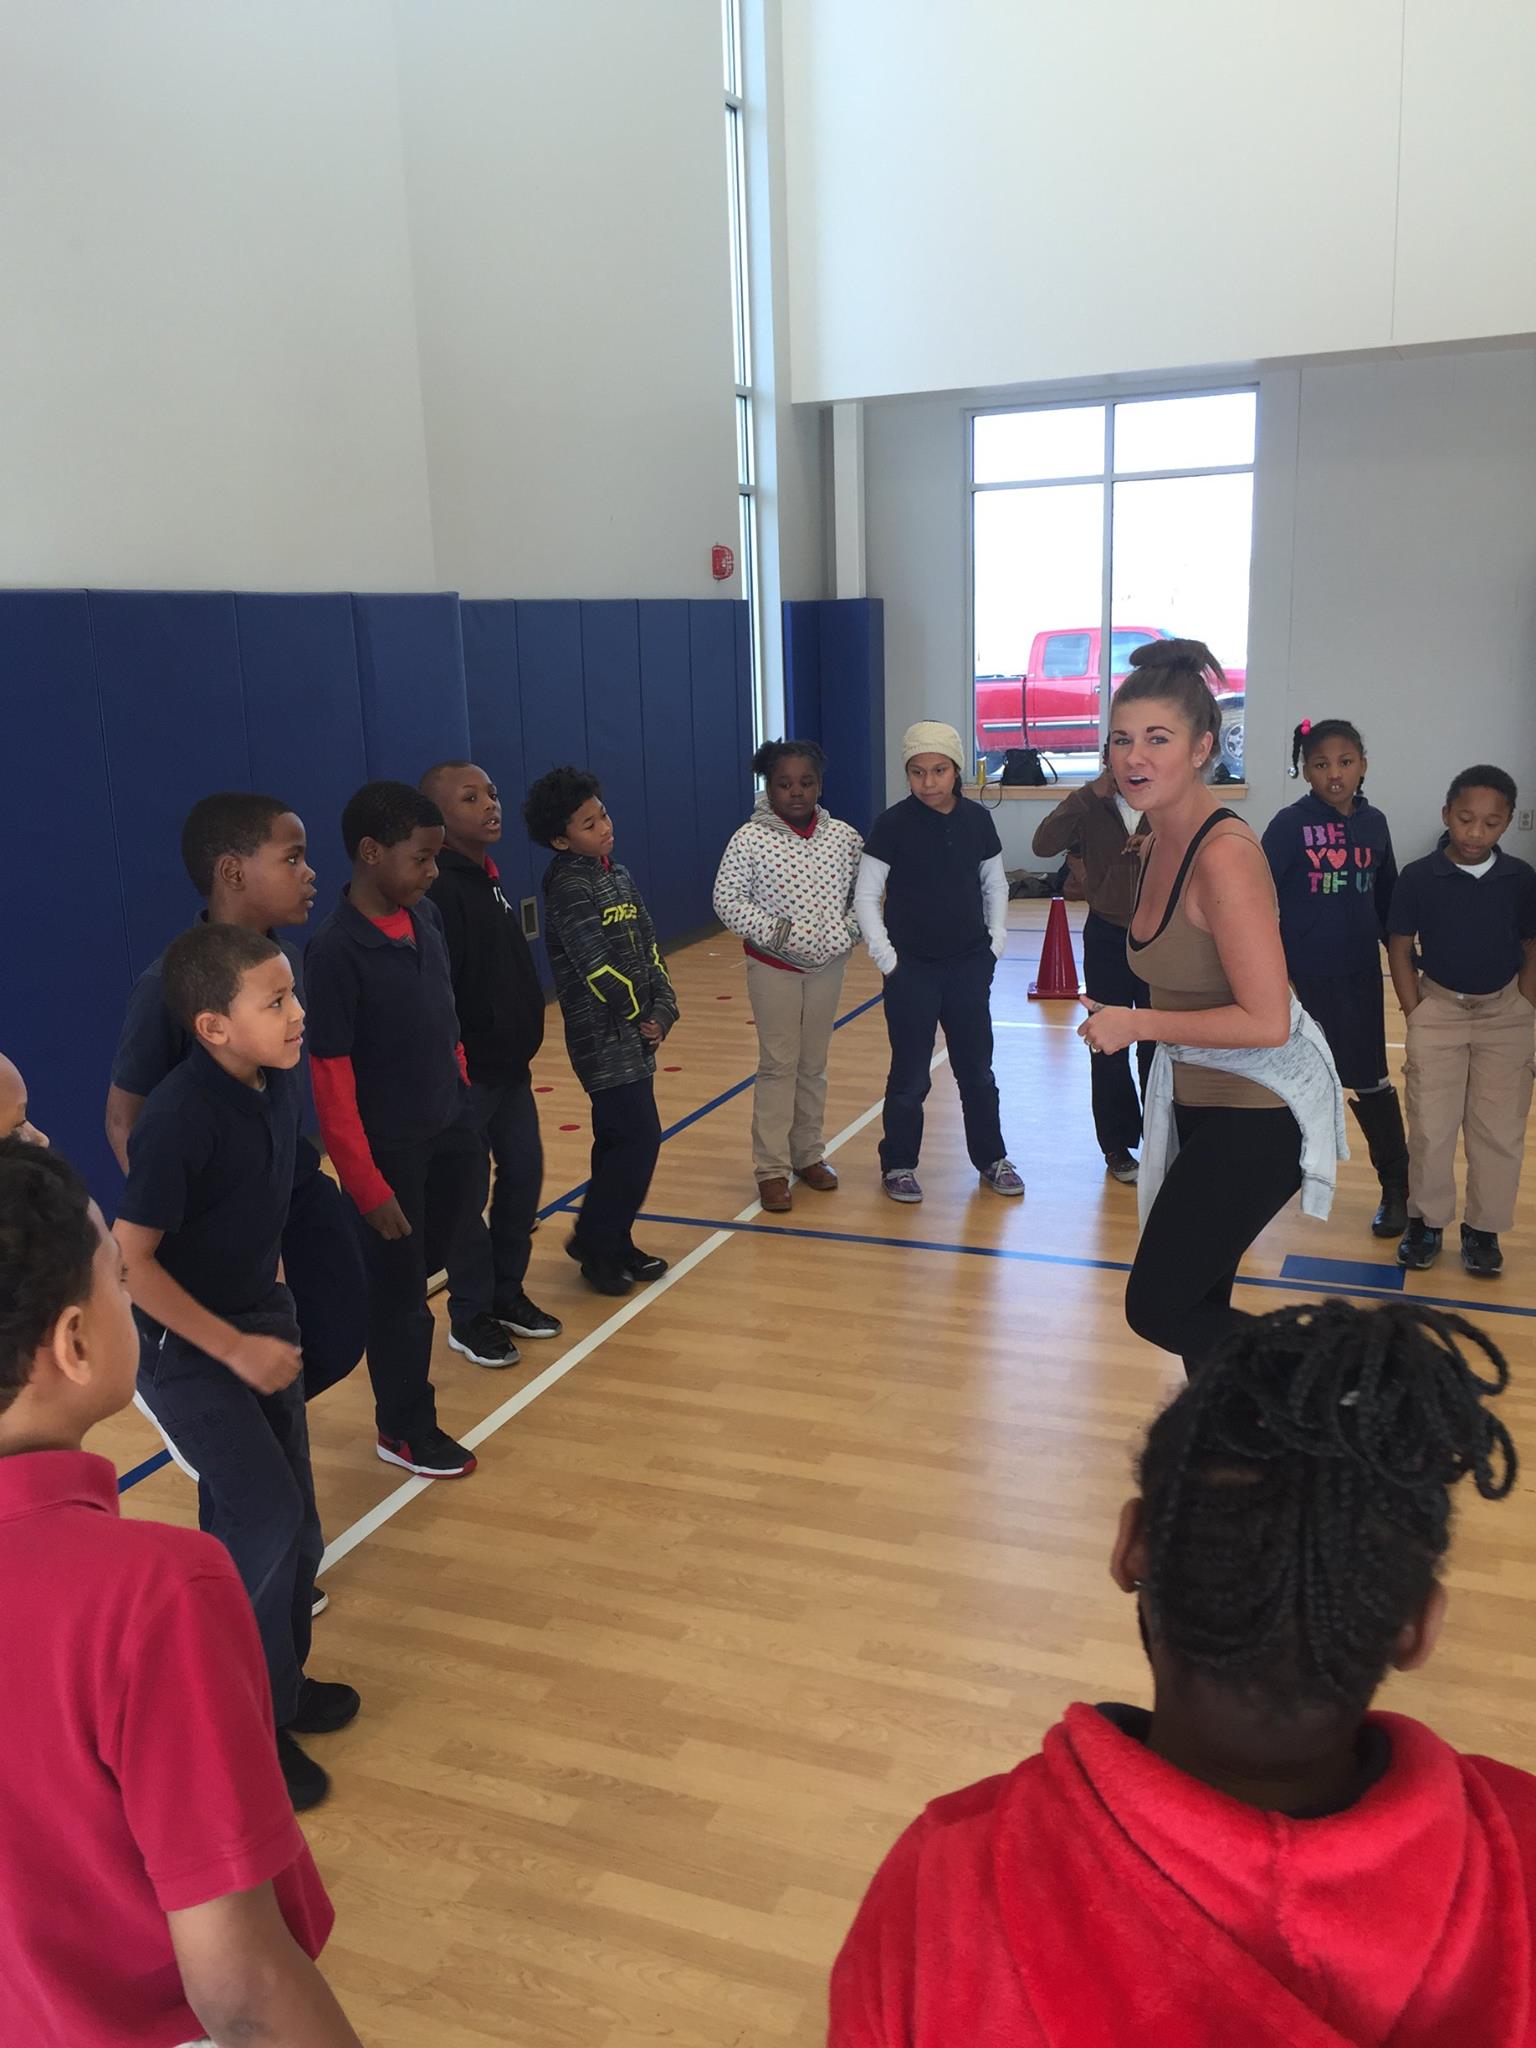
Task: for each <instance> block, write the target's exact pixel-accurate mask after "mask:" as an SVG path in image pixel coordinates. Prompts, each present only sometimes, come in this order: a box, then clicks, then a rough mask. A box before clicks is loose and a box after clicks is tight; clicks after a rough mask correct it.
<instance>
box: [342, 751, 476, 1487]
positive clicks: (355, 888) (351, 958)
mask: <svg viewBox="0 0 1536 2048" xmlns="http://www.w3.org/2000/svg"><path fill="white" fill-rule="evenodd" d="M341 836H342V841H343V843H344V845H345V846H346V849H347V854H348V857H349V858H350V860H351V862H352V880H351V882H350V883H349V885H348V886H347V887H346V888H345V889H344V890H343V891H342V900H341V902H340V903H339V904H338V905H337V906H336V908H335V909H334V910H333V911H332V912H331V914H330V916H329V917H328V918H327V919H326V920H325V922H324V924H323V925H321V927H320V929H319V930H318V931H317V932H316V933H315V936H314V937H313V938H312V939H311V940H310V942H309V947H308V950H307V951H306V953H305V956H304V964H305V982H306V987H307V992H308V996H309V1048H310V1075H311V1078H312V1081H313V1084H314V1091H315V1112H316V1114H317V1116H318V1117H319V1120H320V1135H321V1137H322V1138H323V1139H324V1141H325V1147H326V1150H327V1152H328V1153H329V1154H330V1158H331V1163H332V1165H333V1166H334V1167H335V1169H336V1171H337V1174H338V1175H339V1176H340V1179H341V1184H342V1186H343V1187H344V1188H345V1189H346V1191H347V1193H348V1194H349V1195H350V1196H351V1197H352V1200H353V1202H354V1203H355V1204H356V1206H357V1209H358V1212H359V1214H360V1215H361V1216H362V1219H363V1221H364V1223H365V1224H366V1225H367V1229H366V1231H365V1232H364V1238H365V1245H364V1253H365V1257H366V1259H367V1264H368V1373H369V1377H370V1378H371V1380H372V1381H373V1394H374V1406H375V1411H376V1414H377V1419H378V1445H377V1449H378V1455H379V1456H380V1457H381V1458H382V1459H383V1460H384V1462H385V1463H386V1464H390V1465H400V1466H403V1467H404V1468H405V1470H406V1471H407V1472H416V1473H419V1474H421V1475H422V1476H423V1477H424V1478H428V1479H453V1478H458V1477H461V1476H462V1475H463V1474H465V1473H468V1472H473V1470H474V1469H475V1457H474V1453H473V1452H472V1451H467V1450H466V1449H465V1448H464V1446H463V1445H462V1444H460V1443H456V1442H455V1441H454V1439H453V1438H452V1437H451V1436H449V1435H448V1434H447V1432H446V1431H445V1430H443V1429H442V1428H441V1427H439V1424H438V1420H437V1402H436V1397H435V1396H434V1394H433V1390H432V1379H431V1366H432V1333H433V1328H434V1324H433V1317H432V1311H431V1309H430V1307H429V1306H428V1304H427V1280H428V1277H429V1276H430V1275H431V1274H433V1273H435V1272H436V1271H437V1270H438V1268H439V1267H440V1266H441V1265H442V1264H443V1261H444V1258H445V1257H451V1256H453V1255H454V1251H455V1247H456V1244H457V1240H458V1239H459V1237H460V1236H461V1234H462V1233H463V1231H464V1230H465V1229H466V1227H467V1226H468V1225H470V1224H471V1223H473V1221H474V1218H475V1197H476V1192H477V1187H478V1181H479V1160H480V1154H481V1150H482V1147H481V1144H480V1141H479V1139H478V1138H477V1137H476V1134H475V1132H474V1130H473V1129H472V1128H471V1127H470V1125H469V1124H468V1123H467V1122H466V1121H465V1119H464V1109H465V1103H466V1098H467V1095H468V1087H469V1083H468V1079H467V1075H466V1071H465V1066H464V1052H463V1048H462V1046H461V1045H460V1043H459V1022H458V1015H457V1012H456V1011H455V1008H454V1000H453V981H452V978H451V976H450V973H449V966H448V948H447V945H446V943H445V941H444V938H443V926H442V920H441V919H440V918H439V916H438V914H437V911H436V910H435V908H434V907H433V906H432V904H430V903H429V902H427V901H426V900H425V898H426V894H427V891H428V889H430V888H431V886H432V884H433V882H434V881H435V880H436V879H437V855H438V853H439V851H440V850H441V848H442V844H443V814H442V812H441V811H440V810H439V809H438V807H437V805H436V804H435V803H433V802H432V801H431V799H430V798H429V797H425V796H423V795H422V794H421V792H420V790H417V789H413V788H412V787H411V785H410V784H409V783H408V782H369V783H365V784H364V786H363V787H362V788H361V789H360V790H359V791H358V792H357V794H356V795H355V796H354V797H353V798H352V799H351V801H350V802H349V803H348V804H347V807H346V809H345V810H344V811H343V812H342V816H341Z"/></svg>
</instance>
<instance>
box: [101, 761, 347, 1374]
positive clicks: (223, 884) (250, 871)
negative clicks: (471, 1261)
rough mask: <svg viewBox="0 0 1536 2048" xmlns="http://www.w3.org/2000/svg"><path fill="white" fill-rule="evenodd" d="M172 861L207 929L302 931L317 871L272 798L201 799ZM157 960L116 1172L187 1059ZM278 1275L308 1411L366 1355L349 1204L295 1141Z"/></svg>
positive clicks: (314, 1155) (128, 1021)
mask: <svg viewBox="0 0 1536 2048" xmlns="http://www.w3.org/2000/svg"><path fill="white" fill-rule="evenodd" d="M181 857H182V860H183V862H184V863H185V865H186V870H187V874H188V877H189V878H190V880H191V883H192V886H193V888H194V889H195V890H196V891H197V893H198V895H199V896H201V897H202V898H203V900H204V901H205V903H206V904H207V906H208V908H207V909H206V910H205V911H204V912H203V921H204V922H206V923H212V924H237V925H241V926H243V927H244V928H245V929H246V930H247V931H253V932H266V933H267V934H268V936H269V937H275V936H276V934H275V931H274V927H278V926H283V925H301V924H304V923H305V922H306V921H307V919H308V917H309V909H310V905H311V904H312V903H313V902H314V900H315V871H314V869H313V868H312V867H311V866H310V865H309V862H308V860H307V858H306V844H305V834H304V823H303V820H302V819H301V818H299V817H297V816H296V815H295V814H294V812H293V811H291V810H290V809H289V808H288V806H287V804H285V803H284V802H283V801H282V799H281V798H280V797H275V796H253V795H252V794H250V793H249V792H248V791H246V790H227V791H221V792H220V793H218V794H217V795H214V796H205V797H202V798H200V799H199V801H198V802H197V803H195V804H194V805H193V806H192V808H191V810H190V811H189V812H188V813H187V819H186V823H185V824H184V825H183V826H182V828H181ZM278 944H279V945H280V946H282V948H283V952H284V954H285V955H286V957H287V960H288V964H289V966H290V967H291V968H292V969H293V981H294V990H295V993H296V994H297V996H298V999H299V1002H300V1003H301V1004H302V1003H303V1001H304V976H303V972H302V969H301V965H300V953H299V949H298V947H297V946H290V945H286V944H284V942H283V941H282V940H281V939H279V940H278ZM164 957H165V956H164V955H163V954H162V955H161V957H160V959H158V960H155V961H153V962H152V963H151V964H150V965H149V966H148V967H146V968H145V970H144V972H143V973H142V974H141V975H140V976H139V978H138V980H137V981H136V982H135V983H134V988H133V993H132V995H131V996H130V997H129V998H128V1011H127V1014H126V1016H125V1017H124V1019H123V1028H122V1032H121V1035H120V1036H119V1038H118V1041H117V1052H116V1054H115V1056H114V1058H113V1061H112V1085H111V1087H110V1088H109V1089H108V1090H107V1142H108V1143H109V1144H110V1145H111V1147H112V1150H113V1153H114V1154H115V1155H116V1158H117V1163H118V1165H119V1166H121V1167H122V1169H123V1171H124V1173H126V1172H127V1171H128V1134H129V1133H130V1131H132V1129H133V1127H134V1124H135V1123H136V1122H137V1121H138V1117H139V1112H140V1111H141V1110H142V1109H143V1107H144V1102H145V1098H146V1097H147V1096H148V1095H149V1094H150V1092H151V1090H152V1089H154V1088H155V1087H156V1086H157V1085H158V1084H159V1083H160V1082H161V1081H163V1080H164V1079H165V1077H166V1075H167V1074H168V1073H169V1072H170V1071H171V1069H172V1067H174V1066H176V1065H178V1064H179V1063H180V1062H181V1061H182V1060H184V1059H185V1058H186V1056H187V1054H188V1053H189V1052H190V1051H191V1049H192V1039H191V1037H190V1036H189V1034H188V1032H187V1031H186V1029H185V1027H184V1026H183V1025H182V1022H181V1020H180V1018H179V1017H173V1016H172V1014H171V1012H170V1011H169V1010H168V1009H167V1008H166V1005H165V1000H164V996H163V993H162V989H161V979H160V978H161V969H162V966H163V963H164ZM283 1277H284V1279H285V1280H286V1281H287V1283H288V1286H289V1287H290V1288H291V1289H292V1292H293V1298H294V1302H295V1305H296V1307H297V1311H298V1318H299V1327H300V1328H301V1329H302V1330H303V1332H304V1393H305V1397H306V1399H308V1400H311V1401H312V1400H313V1399H314V1398H315V1396H316V1394H320V1393H323V1392H324V1391H325V1389H326V1388H327V1387H331V1386H334V1385H335V1384H336V1382H337V1381H338V1380H340V1379H344V1378H345V1377H346V1375H347V1374H348V1373H349V1372H351V1371H352V1369H353V1367H354V1366H355V1365H356V1364H357V1362H358V1360H359V1359H360V1358H361V1357H362V1355H363V1338H364V1331H365V1326H366V1317H367V1305H368V1282H367V1276H366V1274H365V1273H364V1270H363V1257H362V1248H361V1246H360V1245H359V1244H358V1241H357V1232H356V1230H355V1228H354V1226H353V1222H352V1217H351V1213H350V1209H349V1205H348V1203H347V1201H346V1198H345V1196H344V1195H343V1194H342V1193H341V1190H340V1189H339V1188H338V1187H337V1186H336V1183H335V1182H334V1181H333V1180H331V1179H330V1178H329V1177H328V1176H327V1175H326V1174H325V1173H324V1172H322V1170H321V1166H320V1154H319V1153H318V1152H317V1151H316V1150H315V1148H314V1146H313V1145H312V1144H311V1143H310V1142H309V1140H308V1138H306V1137H304V1136H302V1135H301V1136H300V1138H299V1151H298V1166H297V1170H296V1172H295V1175H294V1184H293V1200H292V1202H291V1203H290V1205H289V1211H288V1221H287V1224H286V1225H285V1226H284V1229H283ZM155 1334H156V1338H158V1333H155Z"/></svg>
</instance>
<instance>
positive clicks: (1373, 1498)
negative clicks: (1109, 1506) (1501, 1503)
mask: <svg viewBox="0 0 1536 2048" xmlns="http://www.w3.org/2000/svg"><path fill="white" fill-rule="evenodd" d="M1468 1351H1471V1352H1472V1353H1473V1354H1474V1356H1476V1364H1474V1363H1472V1362H1470V1361H1469V1359H1468V1356H1467V1352H1468ZM1478 1354H1480V1355H1478ZM1479 1368H1481V1369H1479ZM1508 1384H1509V1367H1508V1365H1507V1364H1506V1363H1505V1360H1504V1357H1503V1355H1502V1353H1501V1352H1500V1351H1499V1350H1498V1348H1497V1346H1496V1345H1495V1344H1493V1342H1492V1341H1491V1340H1490V1339H1489V1338H1488V1337H1486V1336H1484V1334H1483V1333H1482V1332H1481V1331H1480V1330H1477V1329H1475V1328H1474V1327H1473V1326H1472V1324H1470V1323H1469V1322H1467V1321H1466V1320H1465V1319H1464V1318H1463V1317H1461V1316H1458V1315H1447V1314H1443V1313H1442V1312H1440V1311H1439V1310H1436V1309H1431V1308H1426V1307H1423V1306H1421V1305H1419V1304H1417V1303H1414V1302H1407V1301H1404V1302H1389V1303H1385V1304H1383V1305H1382V1306H1381V1307H1378V1308H1370V1309H1362V1308H1356V1307H1353V1306H1352V1305H1351V1304H1350V1303H1348V1302H1344V1301H1325V1302H1322V1303H1320V1304H1316V1305H1314V1306H1312V1307H1308V1308H1286V1309H1280V1310H1278V1311H1276V1313H1274V1314H1273V1315H1267V1316H1261V1317H1259V1318H1257V1319H1256V1320H1255V1321H1254V1322H1253V1323H1252V1324H1251V1325H1249V1326H1248V1327H1247V1328H1245V1329H1243V1330H1241V1331H1239V1332H1238V1333H1236V1334H1235V1335H1234V1336H1233V1337H1231V1338H1229V1339H1228V1340H1227V1342H1226V1344H1225V1345H1224V1346H1223V1347H1222V1348H1221V1350H1220V1351H1219V1352H1218V1353H1217V1355H1216V1357H1215V1359H1213V1361H1212V1362H1211V1364H1210V1365H1209V1366H1208V1367H1207V1368H1206V1370H1205V1371H1204V1372H1203V1373H1202V1374H1201V1375H1200V1376H1199V1378H1198V1379H1196V1380H1194V1381H1193V1382H1192V1383H1191V1385H1190V1386H1188V1387H1187V1388H1185V1390H1184V1391H1183V1392H1182V1393H1181V1394H1180V1395H1179V1396H1178V1398H1177V1399H1176V1400H1175V1401H1174V1402H1172V1404H1171V1405H1170V1406H1169V1407H1168V1408H1166V1409H1165V1410H1164V1411H1163V1413H1162V1414H1161V1415H1160V1416H1159V1417H1158V1419H1157V1421H1156V1422H1154V1423H1153V1425H1152V1428H1151V1430H1150V1431H1149V1432H1148V1436H1147V1441H1146V1446H1145V1448H1144V1450H1143V1452H1142V1456H1141V1460H1140V1466H1139V1478H1140V1482H1141V1492H1142V1498H1143V1502H1144V1531H1145V1540H1146V1545H1147V1578H1146V1599H1147V1603H1148V1626H1149V1627H1150V1629H1151V1631H1152V1633H1153V1635H1154V1636H1155V1638H1156V1639H1157V1641H1158V1642H1159V1644H1160V1645H1161V1646H1162V1647H1163V1648H1164V1649H1165V1650H1166V1652H1167V1654H1168V1655H1169V1657H1170V1658H1172V1659H1173V1660H1174V1661H1175V1662H1176V1663H1177V1664H1178V1665H1179V1666H1181V1667H1182V1668H1183V1669H1185V1670H1187V1671H1192V1672H1197V1673H1199V1674H1201V1675H1202V1676H1204V1677H1206V1678H1208V1679H1211V1680H1213V1681H1215V1682H1217V1683H1218V1684H1221V1685H1223V1686H1226V1687H1229V1688H1231V1689H1233V1690H1234V1691H1236V1692H1239V1693H1241V1694H1243V1695H1244V1696H1245V1697H1247V1698H1248V1699H1249V1700H1250V1701H1251V1702H1252V1703H1253V1704H1254V1705H1255V1706H1257V1707H1258V1708H1260V1709H1261V1710H1263V1711H1266V1712H1268V1713H1272V1714H1276V1715H1283V1716H1288V1715H1293V1714H1296V1713H1300V1712H1303V1711H1306V1710H1308V1709H1314V1708H1319V1707H1321V1708H1325V1709H1331V1710H1334V1711H1347V1712H1353V1713H1362V1712H1364V1710H1365V1707H1366V1706H1367V1705H1368V1703H1369V1701H1370V1698H1371V1695H1372V1693H1373V1692H1374V1691H1375V1690H1376V1688H1377V1686H1378V1685H1379V1684H1380V1683H1381V1680H1382V1678H1383V1676H1384V1675H1385V1672H1386V1670H1387V1667H1388V1665H1389V1663H1390V1662H1391V1658H1392V1653H1393V1649H1394V1646H1395V1644H1396V1641H1397V1638H1398V1636H1399V1634H1400V1632H1401V1630H1402V1629H1403V1627H1404V1626H1405V1624H1407V1623H1409V1622H1411V1621H1412V1620H1414V1619H1415V1617H1416V1616H1417V1615H1418V1614H1419V1613H1421V1612H1422V1610H1423V1606H1424V1603H1425V1601H1426V1600H1427V1599H1428V1597H1429V1593H1430V1590H1431V1588H1432V1587H1433V1585H1434V1582H1435V1575H1436V1567H1437V1565H1438V1563H1439V1561H1440V1559H1441V1558H1442V1557H1443V1556H1444V1554H1445V1551H1446V1548H1447V1545H1448V1543H1449V1540H1450V1526H1451V1501H1450V1489H1451V1487H1452V1486H1454V1485H1455V1483H1456V1482H1457V1480H1459V1479H1462V1478H1464V1477H1466V1476H1468V1475H1470V1477H1471V1479H1472V1482H1473V1484H1474V1486H1475V1487H1476V1488H1477V1491H1478V1492H1479V1493H1480V1494H1481V1495H1482V1497H1483V1498H1484V1499H1485V1500H1502V1499H1503V1498H1504V1497H1505V1495H1506V1494H1507V1493H1508V1492H1509V1491H1510V1489H1511V1488H1512V1487H1513V1485H1514V1483H1515V1475H1516V1471H1517V1469H1518V1467H1517V1461H1516V1456H1515V1447H1514V1445H1513V1443H1512V1442H1511V1440H1510V1435H1509V1431H1508V1430H1507V1429H1506V1428H1505V1426H1504V1424H1503V1423H1502V1422H1501V1421H1499V1419H1498V1418H1497V1417H1496V1416H1494V1415H1492V1414H1490V1413H1489V1412H1488V1409H1487V1408H1486V1406H1485V1405H1484V1403H1485V1400H1486V1399H1487V1397H1488V1396H1490V1395H1495V1394H1501V1393H1503V1391H1504V1389H1505V1388H1506V1387H1507V1386H1508Z"/></svg>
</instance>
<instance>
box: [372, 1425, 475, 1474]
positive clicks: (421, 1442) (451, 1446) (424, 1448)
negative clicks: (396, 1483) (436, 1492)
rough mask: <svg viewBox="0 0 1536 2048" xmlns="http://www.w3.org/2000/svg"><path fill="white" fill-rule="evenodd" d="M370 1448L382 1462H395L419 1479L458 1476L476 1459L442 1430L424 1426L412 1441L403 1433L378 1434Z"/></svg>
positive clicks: (466, 1471) (473, 1463) (468, 1468)
mask: <svg viewBox="0 0 1536 2048" xmlns="http://www.w3.org/2000/svg"><path fill="white" fill-rule="evenodd" d="M374 1449H375V1450H376V1451H377V1452H378V1454H379V1456H380V1457H381V1458H382V1459H383V1460H384V1462H385V1464H386V1465H399V1466H402V1467H403V1468H404V1470H405V1471H407V1472H415V1473H418V1474H419V1475H420V1476H421V1477H422V1478H423V1479H462V1478H464V1477H465V1476H466V1474H468V1473H470V1472H473V1471H474V1469H475V1466H476V1464H477V1463H478V1462H479V1461H478V1459H477V1458H476V1457H475V1454H474V1452H473V1451H466V1450H465V1448H464V1446H463V1445H462V1444H456V1443H455V1442H454V1440H453V1438H452V1437H451V1436H449V1434H448V1433H447V1431H446V1430H442V1429H437V1428H432V1429H429V1430H426V1431H425V1432H424V1433H423V1434H422V1435H421V1436H419V1437H418V1438H417V1439H416V1441H415V1442H414V1443H407V1442H406V1440H405V1438H404V1437H399V1436H381V1437H380V1438H379V1440H378V1442H377V1444H375V1445H374Z"/></svg>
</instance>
